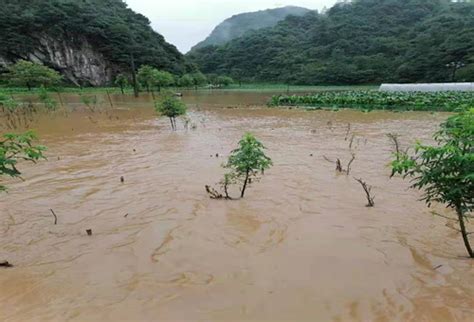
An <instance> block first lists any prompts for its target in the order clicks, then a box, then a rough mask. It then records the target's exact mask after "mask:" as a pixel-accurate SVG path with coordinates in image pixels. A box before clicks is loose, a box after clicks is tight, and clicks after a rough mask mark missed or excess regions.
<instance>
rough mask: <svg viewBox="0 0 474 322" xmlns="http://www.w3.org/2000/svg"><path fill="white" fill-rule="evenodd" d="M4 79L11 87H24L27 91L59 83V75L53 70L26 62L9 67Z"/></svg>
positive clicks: (21, 61)
mask: <svg viewBox="0 0 474 322" xmlns="http://www.w3.org/2000/svg"><path fill="white" fill-rule="evenodd" d="M6 78H7V80H8V82H9V84H10V85H11V86H26V87H28V90H31V89H32V88H33V87H36V86H43V87H48V86H51V85H55V84H58V83H59V82H60V81H61V75H59V73H58V72H56V71H55V70H53V69H51V68H49V67H46V66H43V65H40V64H35V63H32V62H29V61H26V60H20V61H18V62H17V63H16V64H15V65H13V66H11V67H10V69H9V72H8V73H7V74H6Z"/></svg>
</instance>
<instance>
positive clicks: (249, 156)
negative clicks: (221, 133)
mask: <svg viewBox="0 0 474 322" xmlns="http://www.w3.org/2000/svg"><path fill="white" fill-rule="evenodd" d="M264 149H265V147H264V146H263V144H262V143H261V142H260V141H258V140H257V139H256V138H255V136H253V135H252V134H251V133H246V134H245V135H244V136H243V138H242V139H241V140H240V141H239V147H238V148H237V149H235V150H233V151H232V152H231V155H230V156H229V159H228V161H227V163H226V164H224V165H223V167H224V168H226V169H230V172H229V173H227V174H225V175H224V179H223V180H222V181H221V182H220V185H221V188H222V190H223V191H224V194H221V193H218V192H217V191H216V190H214V189H210V187H209V186H206V191H207V192H208V193H209V194H210V196H211V198H213V199H224V198H225V199H232V198H231V197H230V196H229V190H228V189H229V186H230V185H233V184H241V185H242V186H241V188H240V198H244V196H245V191H246V190H247V188H248V187H249V185H250V184H252V183H253V182H255V181H258V180H259V179H260V178H261V176H262V175H263V174H264V173H265V170H267V169H269V168H270V167H271V166H272V165H273V163H272V160H271V159H270V158H269V157H267V156H266V155H265V153H264Z"/></svg>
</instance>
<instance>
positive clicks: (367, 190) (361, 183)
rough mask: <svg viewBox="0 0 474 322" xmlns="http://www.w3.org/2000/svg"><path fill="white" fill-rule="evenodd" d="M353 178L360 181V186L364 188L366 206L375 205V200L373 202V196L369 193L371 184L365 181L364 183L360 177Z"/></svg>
mask: <svg viewBox="0 0 474 322" xmlns="http://www.w3.org/2000/svg"><path fill="white" fill-rule="evenodd" d="M354 180H355V181H357V182H358V183H360V185H361V186H362V188H363V189H364V192H365V195H366V197H367V205H366V207H373V206H375V202H374V199H375V196H372V194H371V192H372V186H369V185H367V183H366V182H365V181H363V180H362V179H357V178H354Z"/></svg>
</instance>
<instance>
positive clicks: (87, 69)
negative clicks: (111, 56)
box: [0, 36, 118, 86]
mask: <svg viewBox="0 0 474 322" xmlns="http://www.w3.org/2000/svg"><path fill="white" fill-rule="evenodd" d="M38 44H39V45H38V46H37V47H36V48H35V50H34V51H32V52H30V53H28V54H26V56H25V57H21V58H22V59H25V60H30V61H33V62H35V63H40V64H43V65H46V66H48V67H51V68H54V69H55V70H57V71H59V72H60V73H61V74H62V75H63V77H64V79H65V80H66V81H68V82H70V83H72V84H75V85H86V86H87V85H90V86H104V85H107V84H110V83H111V82H112V81H113V75H114V74H116V72H117V70H118V68H117V67H115V66H114V65H113V64H112V63H110V62H109V61H108V60H107V59H106V58H105V57H104V55H103V54H101V53H100V52H98V51H96V50H95V49H94V47H93V46H92V45H91V44H90V43H89V42H88V41H87V40H86V39H55V38H52V37H50V36H40V37H38ZM19 59H20V58H19ZM14 63H15V60H13V59H7V58H6V57H2V56H0V65H1V66H3V67H8V65H11V64H14Z"/></svg>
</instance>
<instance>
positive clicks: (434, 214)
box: [431, 211, 459, 222]
mask: <svg viewBox="0 0 474 322" xmlns="http://www.w3.org/2000/svg"><path fill="white" fill-rule="evenodd" d="M431 214H432V215H433V216H437V217H441V218H444V219H447V220H452V221H455V222H459V220H458V219H456V218H451V217H448V216H444V215H441V214H438V213H437V212H434V211H432V212H431Z"/></svg>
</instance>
